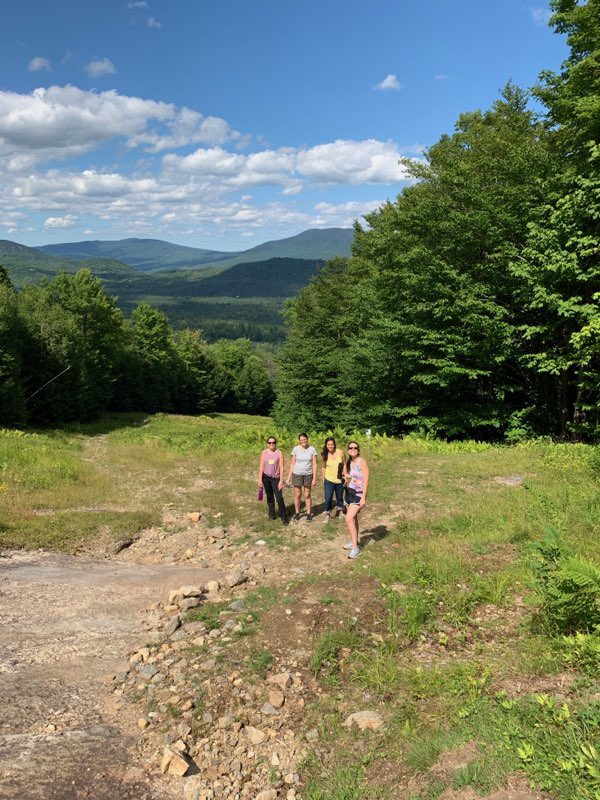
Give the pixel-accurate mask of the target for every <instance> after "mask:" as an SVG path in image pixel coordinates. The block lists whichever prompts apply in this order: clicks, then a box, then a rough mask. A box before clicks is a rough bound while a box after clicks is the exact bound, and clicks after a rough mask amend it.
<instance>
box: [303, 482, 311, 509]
mask: <svg viewBox="0 0 600 800" xmlns="http://www.w3.org/2000/svg"><path fill="white" fill-rule="evenodd" d="M310 489H311V487H310V486H305V487H304V502H305V503H306V513H307V514H310V513H312V498H311V496H310Z"/></svg>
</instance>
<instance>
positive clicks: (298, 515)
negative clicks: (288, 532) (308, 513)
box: [292, 514, 300, 522]
mask: <svg viewBox="0 0 600 800" xmlns="http://www.w3.org/2000/svg"><path fill="white" fill-rule="evenodd" d="M292 519H293V520H294V522H300V514H294V516H293V517H292Z"/></svg>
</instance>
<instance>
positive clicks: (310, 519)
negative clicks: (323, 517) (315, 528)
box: [306, 514, 313, 522]
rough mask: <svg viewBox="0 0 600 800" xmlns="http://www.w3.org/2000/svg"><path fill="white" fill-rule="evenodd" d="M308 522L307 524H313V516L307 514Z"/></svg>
mask: <svg viewBox="0 0 600 800" xmlns="http://www.w3.org/2000/svg"><path fill="white" fill-rule="evenodd" d="M306 521H307V522H312V521H313V515H312V514H307V515H306Z"/></svg>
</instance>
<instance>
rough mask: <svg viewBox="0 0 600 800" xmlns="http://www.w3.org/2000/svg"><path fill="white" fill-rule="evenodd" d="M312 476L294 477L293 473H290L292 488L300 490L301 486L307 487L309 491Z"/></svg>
mask: <svg viewBox="0 0 600 800" xmlns="http://www.w3.org/2000/svg"><path fill="white" fill-rule="evenodd" d="M312 482H313V476H312V474H311V475H296V473H295V472H293V473H292V486H295V487H296V488H297V489H299V488H301V487H302V486H307V487H308V488H309V489H310V487H311V486H312Z"/></svg>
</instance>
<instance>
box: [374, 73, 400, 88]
mask: <svg viewBox="0 0 600 800" xmlns="http://www.w3.org/2000/svg"><path fill="white" fill-rule="evenodd" d="M373 88H374V89H376V90H377V91H380V92H386V91H398V90H399V89H402V88H403V85H402V84H401V83H400V81H399V80H398V78H397V77H396V76H395V75H392V74H390V75H386V77H385V78H384V79H383V80H382V81H381V82H380V83H377V84H375V86H374V87H373Z"/></svg>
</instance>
